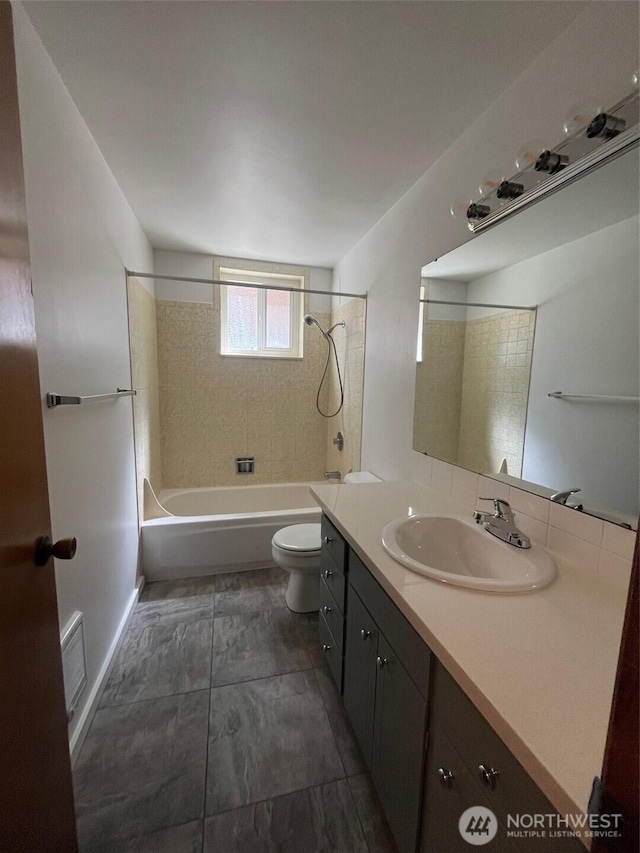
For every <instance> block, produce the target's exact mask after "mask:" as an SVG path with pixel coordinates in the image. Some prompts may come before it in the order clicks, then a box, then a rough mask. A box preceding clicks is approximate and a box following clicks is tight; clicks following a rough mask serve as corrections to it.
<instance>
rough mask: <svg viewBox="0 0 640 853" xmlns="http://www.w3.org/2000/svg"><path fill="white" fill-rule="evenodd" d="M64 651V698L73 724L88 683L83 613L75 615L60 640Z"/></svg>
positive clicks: (69, 718)
mask: <svg viewBox="0 0 640 853" xmlns="http://www.w3.org/2000/svg"><path fill="white" fill-rule="evenodd" d="M60 648H61V649H62V674H63V676H64V698H65V702H66V706H67V720H68V722H71V720H72V719H73V715H74V713H75V709H76V705H77V704H78V699H79V698H80V694H81V693H82V691H83V689H84V686H85V684H86V683H87V669H86V663H85V657H84V628H83V623H82V613H80V611H79V610H76V612H75V613H74V614H73V616H72V617H71V619H70V620H69V622H68V623H67V625H66V627H65V629H64V631H63V632H62V636H61V638H60Z"/></svg>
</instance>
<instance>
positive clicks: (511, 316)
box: [413, 148, 640, 529]
mask: <svg viewBox="0 0 640 853" xmlns="http://www.w3.org/2000/svg"><path fill="white" fill-rule="evenodd" d="M638 185H639V161H638V150H637V148H634V149H633V150H632V151H630V152H628V153H626V154H624V155H623V156H620V157H618V158H617V159H615V160H612V161H610V162H608V163H607V164H606V165H604V166H602V167H601V168H599V169H597V170H596V171H594V172H591V173H589V174H586V175H585V176H584V177H582V178H580V180H578V181H576V182H575V183H573V184H571V185H569V186H566V187H565V188H564V189H562V190H560V191H558V192H557V193H555V194H554V195H550V196H548V197H547V198H545V199H544V200H543V201H541V202H539V203H538V204H535V205H533V206H531V207H529V208H527V209H525V210H523V211H522V212H520V213H518V214H517V215H515V216H512V217H511V218H508V219H506V220H505V221H503V222H502V223H501V224H499V225H497V226H495V227H493V228H491V229H489V230H488V231H486V232H485V233H482V234H480V235H479V236H477V237H475V238H473V239H472V240H470V241H469V242H467V243H465V244H464V245H462V246H460V247H459V248H458V249H456V250H454V251H453V252H451V253H449V254H448V255H444V256H443V257H441V258H438V260H437V261H434V262H432V263H430V264H427V265H426V266H425V267H423V269H422V281H421V302H420V318H421V319H420V332H419V339H418V353H417V365H416V395H415V401H416V402H415V412H414V432H413V446H414V449H415V450H418V451H420V452H422V453H426V454H428V455H429V456H434V457H436V458H439V459H443V460H445V461H447V462H452V463H454V464H456V465H460V466H462V467H464V468H468V469H470V470H472V471H476V472H478V473H482V474H486V475H488V476H491V477H494V478H496V479H499V480H503V481H505V482H508V483H510V484H512V485H517V486H519V487H521V488H524V489H527V490H529V491H534V492H536V493H537V494H540V495H543V496H546V497H550V496H551V495H552V494H554V493H557V492H562V491H565V490H568V489H578V488H579V489H580V492H579V493H577V494H575V495H573V496H572V497H571V498H570V499H569V504H573V505H581V506H582V508H583V511H585V512H588V513H591V514H593V515H598V516H600V517H602V518H607V519H609V520H612V521H616V522H617V523H622V524H627V525H629V526H631V527H633V528H634V529H637V526H638V525H637V522H638V513H639V512H640V459H639V447H640V417H639V416H640V406H639V404H638V395H639V392H640V387H639V383H640V301H639V291H640V285H639V269H640V256H639V254H640V253H639V244H640V236H639V234H640V232H639V222H638V210H639V199H638Z"/></svg>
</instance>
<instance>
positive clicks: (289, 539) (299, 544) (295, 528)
mask: <svg viewBox="0 0 640 853" xmlns="http://www.w3.org/2000/svg"><path fill="white" fill-rule="evenodd" d="M273 544H274V545H275V546H276V547H277V548H280V549H282V550H283V551H291V552H293V553H295V554H299V555H300V556H306V555H308V556H310V557H311V556H317V555H318V554H319V553H320V525H319V524H317V523H316V524H292V525H290V526H289V527H283V528H282V529H281V530H278V532H277V533H276V534H275V535H274V537H273Z"/></svg>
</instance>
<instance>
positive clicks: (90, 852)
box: [81, 820, 202, 853]
mask: <svg viewBox="0 0 640 853" xmlns="http://www.w3.org/2000/svg"><path fill="white" fill-rule="evenodd" d="M81 853H202V821H201V820H196V821H193V823H183V824H182V826H170V827H169V828H168V829H160V830H158V832H152V833H151V834H150V835H139V836H137V837H136V838H130V839H128V840H126V841H124V840H120V841H108V842H107V843H106V844H99V845H98V846H97V847H84V848H83V849H82V850H81Z"/></svg>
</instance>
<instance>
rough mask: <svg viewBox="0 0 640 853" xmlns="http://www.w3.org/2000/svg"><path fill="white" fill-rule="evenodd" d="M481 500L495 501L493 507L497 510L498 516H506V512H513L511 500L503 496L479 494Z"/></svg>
mask: <svg viewBox="0 0 640 853" xmlns="http://www.w3.org/2000/svg"><path fill="white" fill-rule="evenodd" d="M478 500H479V501H493V508H494V509H495V511H496V514H495V517H496V518H504V517H505V513H507V514H511V504H510V503H509V501H503V500H502V498H482V497H480V496H478Z"/></svg>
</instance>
